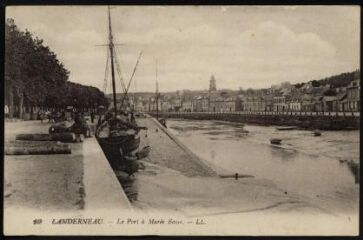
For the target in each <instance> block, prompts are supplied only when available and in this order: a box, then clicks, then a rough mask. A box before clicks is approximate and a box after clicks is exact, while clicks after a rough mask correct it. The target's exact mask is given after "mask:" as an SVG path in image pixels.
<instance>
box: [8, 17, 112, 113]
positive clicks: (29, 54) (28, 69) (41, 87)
mask: <svg viewBox="0 0 363 240" xmlns="http://www.w3.org/2000/svg"><path fill="white" fill-rule="evenodd" d="M68 77H69V71H68V70H67V69H66V68H65V67H64V66H63V64H62V63H61V62H60V61H59V60H58V59H57V55H56V54H55V53H54V52H52V51H51V50H50V49H49V47H47V46H44V44H43V40H41V39H39V38H37V37H33V35H32V33H30V32H29V31H28V30H25V31H20V30H19V29H18V27H17V26H16V25H15V23H14V20H13V19H7V21H6V26H5V86H6V90H7V91H12V92H13V93H14V96H15V99H14V100H15V101H14V102H15V103H17V102H19V98H23V99H24V104H25V105H27V106H46V107H64V106H66V105H74V104H75V103H76V104H77V105H78V106H79V107H92V106H95V105H100V104H102V105H105V104H107V100H106V98H105V96H104V94H103V92H101V91H100V90H99V89H97V88H95V87H91V86H83V85H80V84H76V83H72V82H69V81H68Z"/></svg>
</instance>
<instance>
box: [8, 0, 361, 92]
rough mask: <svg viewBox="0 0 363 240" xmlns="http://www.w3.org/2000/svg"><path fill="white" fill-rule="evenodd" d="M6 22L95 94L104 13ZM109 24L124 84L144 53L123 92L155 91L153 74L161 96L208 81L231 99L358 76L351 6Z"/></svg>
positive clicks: (21, 15) (210, 11) (116, 14)
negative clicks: (245, 92) (241, 92)
mask: <svg viewBox="0 0 363 240" xmlns="http://www.w3.org/2000/svg"><path fill="white" fill-rule="evenodd" d="M6 17H7V18H13V19H14V20H15V24H16V25H17V26H18V27H19V28H20V29H21V30H25V29H28V30H29V31H30V32H32V33H33V34H34V36H37V37H39V38H41V39H43V40H44V44H45V45H47V46H49V47H50V49H51V50H52V51H53V52H55V53H56V54H57V56H58V59H59V60H60V61H61V62H62V63H63V64H64V65H65V67H66V68H67V69H68V70H69V71H70V78H69V80H70V81H73V82H77V83H81V84H84V85H91V86H95V87H98V88H99V89H101V90H103V88H104V79H105V69H106V61H107V57H108V55H107V51H108V48H107V47H106V46H102V45H103V44H107V43H108V25H107V24H108V22H107V21H108V17H107V6H11V7H7V8H6ZM111 19H112V28H113V35H114V42H115V43H119V44H121V45H119V46H117V47H116V52H117V58H118V60H119V61H118V62H119V66H120V70H121V75H122V78H123V79H124V81H125V82H128V81H129V79H130V76H131V73H132V71H133V68H134V66H135V63H136V60H137V57H138V55H139V54H140V52H141V51H142V57H141V59H140V62H139V65H138V68H137V70H136V73H135V76H134V80H133V84H132V85H131V88H130V91H131V92H132V91H139V92H140V91H151V92H154V91H155V85H156V84H155V83H156V65H157V69H158V70H157V79H158V83H159V91H161V92H165V91H176V90H182V89H191V90H204V89H208V85H209V79H210V78H211V76H212V75H214V76H215V79H216V82H217V89H235V90H236V89H239V88H240V87H242V88H243V89H247V88H268V87H270V86H271V85H273V84H279V83H281V82H285V81H289V82H290V83H299V82H307V81H309V80H313V79H320V78H324V77H328V76H332V75H335V74H339V73H342V72H348V71H353V70H356V69H358V68H359V67H360V9H359V7H358V6H114V7H112V9H111ZM99 45H101V46H99ZM106 79H107V80H108V81H107V90H106V92H107V93H109V92H110V91H111V82H110V81H111V80H110V79H111V78H110V73H109V72H108V74H106ZM116 85H117V91H118V92H119V91H120V90H121V86H120V84H119V78H118V81H117V82H116Z"/></svg>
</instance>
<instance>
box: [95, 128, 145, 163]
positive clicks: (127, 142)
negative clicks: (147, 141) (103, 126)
mask: <svg viewBox="0 0 363 240" xmlns="http://www.w3.org/2000/svg"><path fill="white" fill-rule="evenodd" d="M97 140H98V143H99V144H100V146H101V148H102V151H103V152H104V154H105V156H106V158H107V160H108V161H109V163H110V165H111V167H112V168H113V169H119V168H120V167H121V168H122V166H123V165H124V164H125V159H124V156H125V155H127V154H129V153H131V152H133V151H135V150H136V149H138V147H139V145H140V136H139V135H138V134H134V135H128V136H117V137H107V138H99V137H98V138H97Z"/></svg>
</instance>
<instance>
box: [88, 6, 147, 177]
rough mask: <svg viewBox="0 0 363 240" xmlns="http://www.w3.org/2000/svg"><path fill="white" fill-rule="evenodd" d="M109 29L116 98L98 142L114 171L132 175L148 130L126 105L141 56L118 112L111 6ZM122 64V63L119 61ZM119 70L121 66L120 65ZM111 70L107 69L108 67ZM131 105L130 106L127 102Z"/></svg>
mask: <svg viewBox="0 0 363 240" xmlns="http://www.w3.org/2000/svg"><path fill="white" fill-rule="evenodd" d="M108 29H109V44H108V48H109V54H110V60H111V77H112V97H113V109H110V111H109V112H108V113H107V114H105V116H104V118H103V119H101V120H100V121H99V123H98V124H97V129H96V133H95V136H96V139H97V140H98V143H99V144H100V146H101V148H102V150H103V152H104V153H105V156H106V158H107V160H108V161H109V163H110V165H111V167H112V168H113V169H114V170H121V171H125V172H127V173H128V174H132V173H133V172H136V171H137V163H135V161H130V160H136V159H137V157H135V154H136V151H137V150H138V148H139V145H140V136H139V132H140V130H141V129H146V128H145V127H140V126H138V125H137V123H136V121H135V117H134V115H133V111H132V109H127V107H126V106H124V104H125V101H126V102H127V92H128V89H129V88H130V84H131V81H132V78H133V76H134V74H135V72H136V68H137V65H138V63H139V60H140V58H141V54H142V52H141V53H140V55H139V57H138V59H137V62H136V65H135V67H134V71H133V73H132V75H131V78H130V80H129V83H128V86H127V88H126V87H125V86H124V84H122V86H123V91H124V95H123V98H122V100H121V105H120V108H119V111H118V106H117V101H116V87H115V66H114V65H115V62H114V61H115V59H116V60H117V58H116V56H115V49H114V43H113V35H112V25H111V14H110V7H108ZM116 64H118V61H116ZM117 67H119V66H117ZM106 69H107V66H106ZM126 104H127V103H126Z"/></svg>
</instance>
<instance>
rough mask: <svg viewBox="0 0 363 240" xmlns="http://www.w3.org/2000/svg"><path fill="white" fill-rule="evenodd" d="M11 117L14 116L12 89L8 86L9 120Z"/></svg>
mask: <svg viewBox="0 0 363 240" xmlns="http://www.w3.org/2000/svg"><path fill="white" fill-rule="evenodd" d="M9 85H10V84H9ZM13 116H14V93H13V88H12V86H11V85H10V86H9V118H13Z"/></svg>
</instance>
